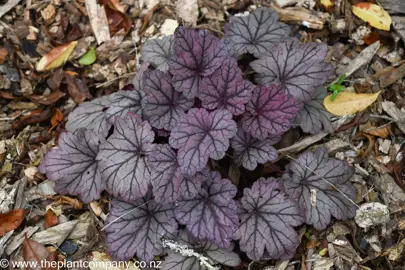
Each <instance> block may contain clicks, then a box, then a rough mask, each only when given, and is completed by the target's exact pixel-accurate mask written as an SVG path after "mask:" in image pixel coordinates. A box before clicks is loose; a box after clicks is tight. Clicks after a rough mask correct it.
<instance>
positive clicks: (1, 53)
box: [0, 47, 8, 65]
mask: <svg viewBox="0 0 405 270" xmlns="http://www.w3.org/2000/svg"><path fill="white" fill-rule="evenodd" d="M7 55H8V52H7V50H6V49H4V48H3V47H0V65H2V64H4V62H5V61H6V57H7Z"/></svg>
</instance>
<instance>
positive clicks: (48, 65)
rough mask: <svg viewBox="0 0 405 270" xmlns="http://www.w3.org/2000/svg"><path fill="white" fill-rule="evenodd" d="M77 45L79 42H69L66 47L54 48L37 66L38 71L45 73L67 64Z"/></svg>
mask: <svg viewBox="0 0 405 270" xmlns="http://www.w3.org/2000/svg"><path fill="white" fill-rule="evenodd" d="M76 45H77V41H72V42H69V43H68V44H65V45H60V46H57V47H55V48H53V49H52V50H51V51H50V52H48V53H47V54H45V55H44V56H43V57H42V58H41V60H39V62H38V63H37V65H36V69H37V71H45V70H50V69H53V68H58V67H60V66H62V65H64V64H65V63H66V61H67V60H68V59H69V56H70V54H71V53H72V51H73V50H74V48H75V47H76Z"/></svg>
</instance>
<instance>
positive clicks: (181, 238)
mask: <svg viewBox="0 0 405 270" xmlns="http://www.w3.org/2000/svg"><path fill="white" fill-rule="evenodd" d="M175 240H176V243H179V244H182V245H187V247H188V248H190V249H193V250H194V251H196V252H198V253H199V254H202V255H204V256H205V257H207V258H209V259H211V260H212V261H213V264H214V263H215V264H216V263H220V264H222V265H226V266H233V267H235V266H237V265H239V264H240V258H239V256H238V254H236V253H235V252H233V251H232V249H233V245H232V244H231V246H230V247H229V248H227V249H222V248H219V247H218V246H217V245H215V244H213V243H209V242H206V241H203V242H201V243H199V242H198V241H197V239H195V238H194V237H193V236H191V235H190V234H189V233H188V232H187V231H185V230H180V231H179V234H178V236H177V239H175ZM161 266H162V268H161V269H162V270H204V269H205V268H204V267H202V266H200V262H199V261H198V259H197V258H196V257H193V256H192V257H185V256H182V255H181V254H180V253H178V252H175V251H172V250H168V256H167V257H166V258H165V259H164V261H163V263H162V265H161Z"/></svg>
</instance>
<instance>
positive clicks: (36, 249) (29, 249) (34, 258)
mask: <svg viewBox="0 0 405 270" xmlns="http://www.w3.org/2000/svg"><path fill="white" fill-rule="evenodd" d="M22 251H23V258H24V261H26V262H28V263H29V264H30V265H37V267H26V268H25V269H26V270H51V269H55V270H56V269H58V267H57V266H56V263H55V266H54V267H51V262H55V261H56V252H49V251H48V250H47V249H46V248H45V246H44V245H42V244H40V243H38V242H36V241H34V240H31V239H28V238H27V236H25V239H24V241H23V243H22ZM41 261H46V262H47V263H48V265H47V267H44V268H41Z"/></svg>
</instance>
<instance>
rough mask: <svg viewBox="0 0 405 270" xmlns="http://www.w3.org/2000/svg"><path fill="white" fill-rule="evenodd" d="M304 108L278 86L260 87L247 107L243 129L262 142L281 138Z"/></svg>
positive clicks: (254, 92) (256, 89)
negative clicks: (270, 138)
mask: <svg viewBox="0 0 405 270" xmlns="http://www.w3.org/2000/svg"><path fill="white" fill-rule="evenodd" d="M302 107H303V104H302V103H301V102H298V101H296V100H295V99H294V98H292V97H291V96H289V95H287V94H286V93H284V91H283V90H282V89H281V88H280V87H279V86H277V85H274V84H272V85H268V86H258V87H256V88H255V89H254V91H253V96H252V99H251V100H250V101H249V103H248V104H247V105H246V108H247V111H248V112H247V113H245V114H244V115H243V118H242V128H243V129H244V131H246V132H249V133H250V134H251V135H252V136H253V137H255V138H257V139H260V140H264V139H266V138H267V137H269V136H272V137H274V136H279V135H281V134H282V133H284V132H285V131H287V130H288V129H289V128H290V126H291V120H292V119H294V117H295V116H296V115H297V113H298V112H299V111H300V110H301V109H302Z"/></svg>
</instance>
